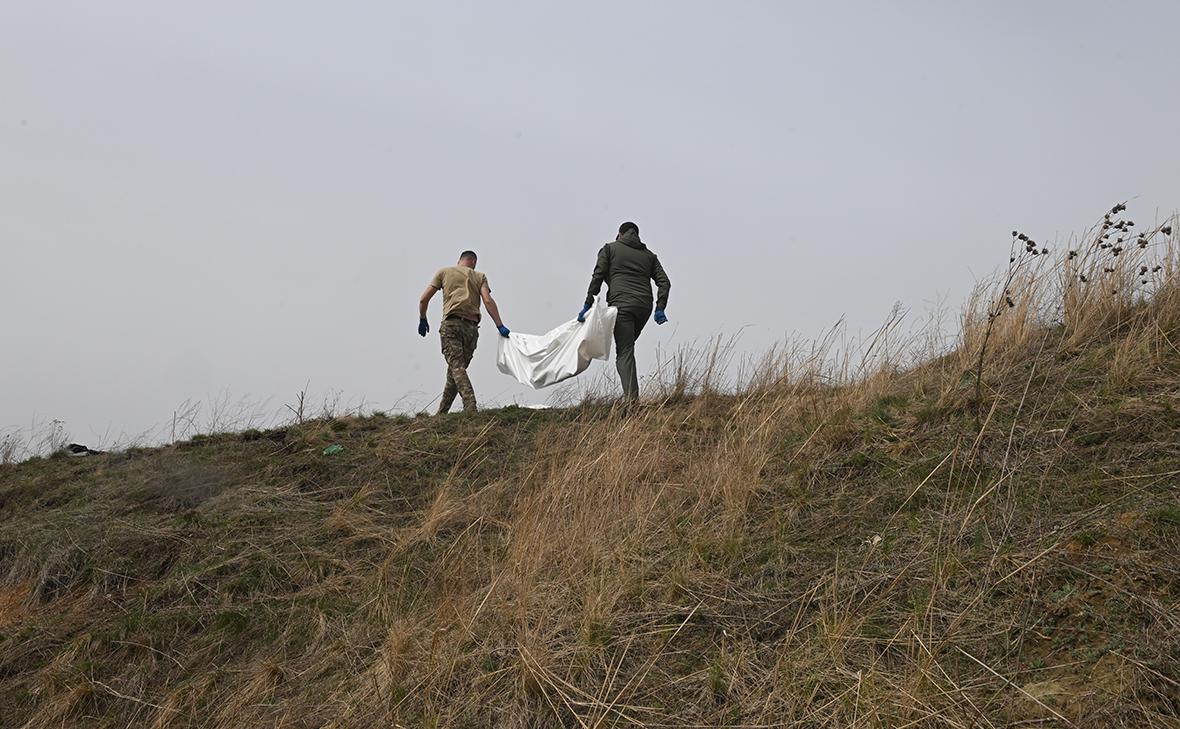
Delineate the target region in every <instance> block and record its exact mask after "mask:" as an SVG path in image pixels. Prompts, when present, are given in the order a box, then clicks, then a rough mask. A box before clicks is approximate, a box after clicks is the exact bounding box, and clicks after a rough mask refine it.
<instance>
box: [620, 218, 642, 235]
mask: <svg viewBox="0 0 1180 729" xmlns="http://www.w3.org/2000/svg"><path fill="white" fill-rule="evenodd" d="M628 230H633V231H635V235H639V226H638V225H636V224H635V223H632V222H631V221H630V220H628V221H627V222H626V223H623V224H622V225H620V226H619V235H622V234H623V233H626V232H627V231H628Z"/></svg>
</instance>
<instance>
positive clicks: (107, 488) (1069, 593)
mask: <svg viewBox="0 0 1180 729" xmlns="http://www.w3.org/2000/svg"><path fill="white" fill-rule="evenodd" d="M1119 212H1120V211H1119V210H1116V211H1112V214H1113V217H1112V216H1108V217H1107V219H1106V220H1107V224H1106V226H1105V227H1101V228H1096V229H1095V231H1092V233H1091V234H1090V235H1089V236H1088V237H1087V238H1086V240H1085V241H1084V243H1083V245H1080V246H1079V248H1078V249H1077V250H1078V252H1077V253H1070V252H1069V251H1062V252H1060V255H1058V256H1054V255H1050V254H1041V253H1040V251H1039V250H1038V254H1037V257H1036V258H1035V259H1034V258H1033V257H1032V256H1033V254H1031V253H1030V252H1029V251H1030V249H1029V248H1028V247H1027V246H1026V245H1025V244H1024V242H1023V240H1021V241H1018V242H1017V244H1016V250H1014V253H1013V261H1012V264H1011V267H1010V269H1009V270H1008V272H1006V273H1005V274H1004V275H1003V276H1002V277H1001V280H1000V282H999V283H998V284H997V287H996V288H995V289H989V290H986V291H984V292H982V293H981V295H980V296H979V297H978V298H977V299H976V300H975V303H973V304H972V305H971V306H969V308H968V312H967V316H966V317H965V320H964V332H963V336H962V341H961V343H960V345H959V347H958V348H957V349H956V350H955V351H954V352H952V353H950V354H945V355H943V356H940V357H936V358H932V359H929V360H928V361H926V362H924V363H922V364H919V365H917V366H912V367H906V368H904V369H899V368H897V367H896V366H894V365H890V364H888V363H885V364H882V365H880V366H876V367H874V368H873V370H872V371H871V372H870V371H867V370H863V369H861V370H851V369H849V368H846V367H843V366H833V365H832V361H831V359H830V358H826V357H824V356H823V352H818V353H817V352H816V351H814V350H809V351H807V353H806V355H805V356H796V355H795V354H793V353H792V354H781V353H780V354H779V355H771V356H769V357H768V358H767V360H766V362H765V364H764V366H763V367H762V368H761V369H760V370H759V371H758V372H757V373H756V374H755V375H754V376H752V377H750V378H749V379H748V381H747V382H745V383H744V384H743V385H742V386H741V387H740V388H738V390H737V392H736V394H734V393H732V392H731V393H729V394H722V393H717V392H714V391H712V390H711V389H710V388H709V387H707V386H701V387H695V388H694V387H686V388H682V391H681V392H678V393H677V392H673V393H672V394H671V395H670V396H669V397H668V398H666V399H665V400H663V401H661V402H659V403H655V404H652V405H650V406H647V407H644V408H642V409H640V410H638V411H635V412H622V411H620V410H618V409H612V408H610V407H608V406H605V405H596V404H587V405H584V406H580V407H575V408H571V409H568V410H560V411H528V410H520V409H515V408H507V409H503V410H498V411H489V412H484V413H480V414H478V415H474V416H465V415H453V416H447V417H441V418H438V417H432V418H386V417H368V418H342V419H336V420H321V421H315V422H310V423H305V424H303V425H300V426H292V427H288V428H286V429H282V430H275V431H268V432H254V431H251V432H247V433H241V434H227V435H218V436H212V437H203V438H197V439H194V440H192V441H189V442H185V443H178V444H175V445H173V446H170V447H166V448H159V449H154V450H136V451H129V452H126V453H118V454H111V455H105V456H98V457H90V458H83V459H68V458H51V459H40V460H33V461H29V462H26V463H23V464H19V465H15V466H11V465H10V466H5V467H2V468H0V717H3V721H2V722H0V723H2V724H3V725H4V726H5V727H8V726H11V727H61V726H95V727H127V726H137V727H185V726H193V727H197V726H201V727H262V726H267V727H271V726H273V727H321V726H324V727H370V726H405V727H444V726H445V727H486V726H501V727H534V726H563V727H605V726H628V725H630V726H668V727H671V726H734V727H770V726H809V727H811V726H814V727H819V726H889V727H902V726H947V727H969V726H1007V725H1016V724H1020V725H1029V726H1042V725H1046V726H1053V725H1062V726H1071V725H1072V726H1092V727H1107V726H1128V727H1131V726H1135V727H1142V726H1157V727H1176V726H1180V604H1178V603H1180V488H1178V486H1177V484H1178V483H1180V480H1178V479H1180V348H1178V347H1180V298H1178V290H1177V288H1176V287H1175V285H1174V281H1175V278H1174V272H1175V271H1176V270H1177V269H1176V267H1175V263H1176V261H1177V257H1176V255H1175V249H1174V248H1173V247H1172V246H1171V243H1170V241H1171V240H1172V239H1171V238H1170V237H1168V236H1169V234H1170V229H1169V228H1166V226H1161V227H1159V228H1156V229H1153V231H1152V232H1151V236H1150V237H1148V236H1147V234H1146V233H1145V234H1144V235H1145V238H1144V240H1148V241H1149V245H1146V246H1143V247H1142V248H1140V247H1138V246H1135V249H1134V250H1131V251H1127V252H1126V253H1123V255H1118V254H1113V253H1108V251H1109V250H1110V247H1109V245H1108V244H1107V241H1108V240H1113V239H1105V238H1102V237H1101V236H1102V235H1105V234H1106V233H1107V232H1108V231H1109V230H1111V229H1113V228H1114V227H1115V225H1116V224H1117V221H1119V220H1120V218H1119V215H1118V213H1119ZM1120 230H1121V228H1120ZM1104 244H1106V245H1107V246H1108V247H1100V246H1103V245H1104ZM1148 256H1154V258H1150V259H1149V258H1147V257H1148ZM1157 261H1158V262H1157ZM1142 265H1147V266H1148V269H1147V272H1143V271H1141V270H1140V267H1141V266H1142ZM1156 265H1159V266H1161V268H1160V269H1158V270H1154V271H1152V270H1151V269H1152V268H1153V267H1154V266H1156ZM1106 269H1109V270H1106ZM1083 276H1084V277H1086V281H1085V285H1083V284H1082V282H1081V277H1083ZM1120 276H1121V277H1123V278H1118V277H1120ZM1141 277H1142V278H1141ZM1131 278H1133V280H1134V283H1132V284H1130V285H1128V284H1126V281H1129V280H1131ZM1140 280H1142V281H1147V282H1148V283H1143V284H1140V283H1138V282H1139V281H1140ZM1112 292H1117V293H1112ZM981 350H982V351H983V353H984V356H983V357H982V358H980V357H979V356H978V355H979V353H980V351H981ZM886 359H888V358H886ZM980 363H982V364H980ZM977 383H978V387H977ZM330 445H341V446H343V450H342V451H339V452H335V453H331V454H328V455H326V454H325V448H326V447H328V446H330Z"/></svg>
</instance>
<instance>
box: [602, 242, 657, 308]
mask: <svg viewBox="0 0 1180 729" xmlns="http://www.w3.org/2000/svg"><path fill="white" fill-rule="evenodd" d="M604 281H605V282H606V285H607V292H606V303H608V304H610V305H611V306H617V307H619V308H620V309H644V308H646V309H651V305H652V296H651V282H652V281H655V282H656V288H657V289H658V292H657V295H656V302H655V304H656V308H657V309H664V308H666V307H667V306H668V292H669V291H671V290H672V282H671V281H669V280H668V274H666V273H664V267H663V266H661V265H660V259H659V257H658V256H656V254H655V253H652V252H651V251H650V250H648V248H647V246H645V245H643V241H641V240H639V234H638V233H636V232H634V231H627V232H626V233H624V234H623V235H622V236H621V237H620V238H619V239H618V240H613V241H611V242H610V243H607V244H606V245H604V246H603V247H602V250H600V251H599V252H598V262H597V263H596V264H595V265H594V275H593V276H591V277H590V291H589V292H588V293H587V295H586V306H590V305H591V304H593V303H594V297H596V296H598V292H599V291H601V290H602V284H603V282H604Z"/></svg>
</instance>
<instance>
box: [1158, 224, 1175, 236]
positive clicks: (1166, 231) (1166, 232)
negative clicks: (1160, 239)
mask: <svg viewBox="0 0 1180 729" xmlns="http://www.w3.org/2000/svg"><path fill="white" fill-rule="evenodd" d="M1160 232H1161V233H1163V234H1164V235H1171V234H1172V226H1170V225H1165V226H1164V227H1162V228H1160Z"/></svg>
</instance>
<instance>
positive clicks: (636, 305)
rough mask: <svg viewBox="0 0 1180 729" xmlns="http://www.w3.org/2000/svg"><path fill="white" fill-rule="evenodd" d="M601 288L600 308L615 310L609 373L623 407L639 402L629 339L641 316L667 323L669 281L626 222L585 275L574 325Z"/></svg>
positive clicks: (638, 327) (641, 321)
mask: <svg viewBox="0 0 1180 729" xmlns="http://www.w3.org/2000/svg"><path fill="white" fill-rule="evenodd" d="M652 281H655V283H656V289H657V292H656V297H655V302H654V304H655V316H652V304H653V301H652V295H651V283H652ZM604 282H605V283H606V286H607V291H606V303H607V304H609V305H610V306H614V307H617V308H618V310H619V313H618V317H617V318H616V319H615V369H617V370H618V371H619V380H621V381H622V384H623V398H624V399H625V400H627V401H628V402H634V401H635V400H638V399H639V374H638V372H636V367H635V340H636V339H638V338H639V334H640V332H642V331H643V325H644V324H646V323H647V317H649V316H652V319H653V320H654V321H655V323H656V324H663V323H665V322H666V321H668V317H667V315H666V314H665V313H664V309H665V308H666V307H667V306H668V293H669V292H670V291H671V290H672V282H671V281H669V280H668V274H666V273H664V267H663V266H661V265H660V259H659V257H657V256H656V254H655V253H653V252H652V251H651V250H649V249H648V247H647V246H645V245H644V244H643V241H641V240H640V239H639V226H638V225H636V224H635V223H631V222H627V223H623V224H622V225H620V226H619V235H618V236H617V237H616V238H615V239H614V240H613V241H611V242H609V243H607V244H606V245H604V246H603V247H602V249H601V250H600V251H598V260H597V261H596V262H595V264H594V273H593V274H592V275H591V276H590V289H589V291H587V293H586V305H585V306H583V307H582V311H580V312H579V313H578V321H584V320H585V317H586V312H588V311H590V307H591V306H592V305H593V304H594V298H595V297H596V296H598V292H599V291H601V290H602V284H603V283H604Z"/></svg>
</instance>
